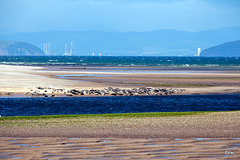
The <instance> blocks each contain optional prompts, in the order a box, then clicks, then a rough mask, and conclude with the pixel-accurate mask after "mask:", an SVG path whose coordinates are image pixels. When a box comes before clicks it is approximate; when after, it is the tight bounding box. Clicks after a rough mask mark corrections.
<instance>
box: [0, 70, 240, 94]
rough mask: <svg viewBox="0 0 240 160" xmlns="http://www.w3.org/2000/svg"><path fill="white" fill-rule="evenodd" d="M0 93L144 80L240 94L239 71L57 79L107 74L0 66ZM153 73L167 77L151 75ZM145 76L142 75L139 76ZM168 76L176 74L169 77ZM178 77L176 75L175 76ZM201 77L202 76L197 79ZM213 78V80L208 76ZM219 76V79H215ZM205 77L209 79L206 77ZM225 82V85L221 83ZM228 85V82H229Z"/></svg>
mask: <svg viewBox="0 0 240 160" xmlns="http://www.w3.org/2000/svg"><path fill="white" fill-rule="evenodd" d="M0 68H1V70H0V77H1V78H0V93H3V94H2V96H3V95H5V93H7V92H14V94H18V95H24V94H25V93H27V92H29V91H30V90H35V89H36V87H50V88H55V89H60V88H61V89H66V90H69V89H92V88H96V89H103V88H106V87H109V86H110V87H119V88H134V87H136V84H137V83H140V84H141V83H144V84H145V85H146V86H151V85H156V84H159V83H160V82H161V83H165V82H167V83H170V84H171V83H172V84H175V83H176V84H178V83H187V84H196V83H197V82H199V83H200V82H201V84H200V85H202V84H209V83H210V82H211V83H215V82H216V83H217V84H220V83H221V84H223V85H221V86H206V87H204V86H202V87H187V88H183V87H175V88H181V89H186V92H184V93H183V94H209V93H212V94H218V93H240V85H239V78H240V73H239V72H229V73H182V74H179V73H154V74H149V73H136V74H127V73H111V74H110V75H114V74H115V75H118V76H117V77H110V78H109V77H80V79H79V77H78V79H74V78H73V79H60V78H58V77H56V76H54V75H69V74H86V75H87V74H90V73H91V74H100V75H104V74H105V75H109V73H105V72H86V71H85V70H84V71H82V70H69V71H49V70H44V68H43V67H31V66H10V65H0ZM156 76H160V77H168V79H164V78H155V77H156ZM141 77H145V78H141ZM169 77H177V78H175V79H169ZM179 77H180V78H179ZM183 77H195V78H196V77H200V78H199V79H191V78H190V79H189V78H186V79H184V78H183ZM201 77H205V78H201ZM213 77H215V79H212V78H213ZM219 77H220V78H219ZM208 78H209V79H208ZM211 79H212V80H211ZM224 84H226V85H224ZM230 84H231V85H230Z"/></svg>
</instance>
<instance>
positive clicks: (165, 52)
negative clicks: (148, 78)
mask: <svg viewBox="0 0 240 160" xmlns="http://www.w3.org/2000/svg"><path fill="white" fill-rule="evenodd" d="M0 39H7V40H13V41H25V42H28V43H31V44H34V45H36V46H37V47H39V48H41V49H42V48H43V43H46V42H47V43H50V46H51V48H50V52H51V53H52V54H53V53H56V55H63V53H64V51H65V48H64V46H65V43H69V42H73V52H74V55H91V53H92V52H94V53H95V54H98V53H100V52H101V53H102V55H113V56H115V55H118V56H119V55H120V56H121V55H122V56H139V55H142V56H148V55H151V56H178V55H182V56H193V55H194V54H196V52H197V48H202V49H206V48H209V47H212V46H215V45H218V44H221V43H225V42H228V41H234V40H238V39H240V27H229V28H223V29H217V30H208V31H201V32H186V31H177V30H156V31H148V32H125V33H123V32H104V31H49V32H38V33H19V34H13V35H8V36H2V37H1V36H0Z"/></svg>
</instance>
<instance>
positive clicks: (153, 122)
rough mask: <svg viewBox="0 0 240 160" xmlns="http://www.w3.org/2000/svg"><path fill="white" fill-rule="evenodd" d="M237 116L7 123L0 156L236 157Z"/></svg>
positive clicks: (0, 129)
mask: <svg viewBox="0 0 240 160" xmlns="http://www.w3.org/2000/svg"><path fill="white" fill-rule="evenodd" d="M239 114H240V112H239V111H233V112H209V113H206V112H205V113H196V114H193V115H182V116H157V117H144V116H143V117H126V116H115V117H114V116H109V117H101V116H96V117H94V116H93V117H86V116H82V117H81V116H79V117H70V118H66V117H65V118H43V119H41V118H40V119H15V120H14V119H9V120H7V119H5V120H1V121H0V137H1V138H0V144H1V148H0V158H6V159H8V158H17V157H21V158H24V159H203V158H204V159H239V158H240V139H239V137H240V132H239V128H240V126H239V124H240V119H239ZM13 137H21V138H13ZM29 137H31V138H29ZM30 153H31V154H30Z"/></svg>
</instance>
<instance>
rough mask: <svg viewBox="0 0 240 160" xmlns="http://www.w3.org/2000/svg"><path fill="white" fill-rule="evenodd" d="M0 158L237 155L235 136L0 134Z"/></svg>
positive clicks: (239, 153)
mask: <svg viewBox="0 0 240 160" xmlns="http://www.w3.org/2000/svg"><path fill="white" fill-rule="evenodd" d="M0 144H1V148H0V159H13V158H14V159H20V158H21V159H71V160H73V159H74V160H75V159H199V160H200V159H239V158H240V139H236V138H221V139H218V138H184V139H180V138H176V139H172V138H162V139H151V138H150V139H135V138H133V139H125V138H118V139H116V138H83V139H82V138H46V137H44V138H43V137H41V138H39V137H34V138H8V137H5V138H3V137H2V138H0Z"/></svg>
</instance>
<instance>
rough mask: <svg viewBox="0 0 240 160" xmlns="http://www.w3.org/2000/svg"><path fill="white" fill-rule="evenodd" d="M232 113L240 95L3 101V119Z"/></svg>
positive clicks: (0, 111)
mask: <svg viewBox="0 0 240 160" xmlns="http://www.w3.org/2000/svg"><path fill="white" fill-rule="evenodd" d="M233 110H240V94H222V95H172V96H133V97H121V96H117V97H58V98H0V115H2V116H32V115H62V114H100V113H101V114H104V113H138V112H183V111H233Z"/></svg>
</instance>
